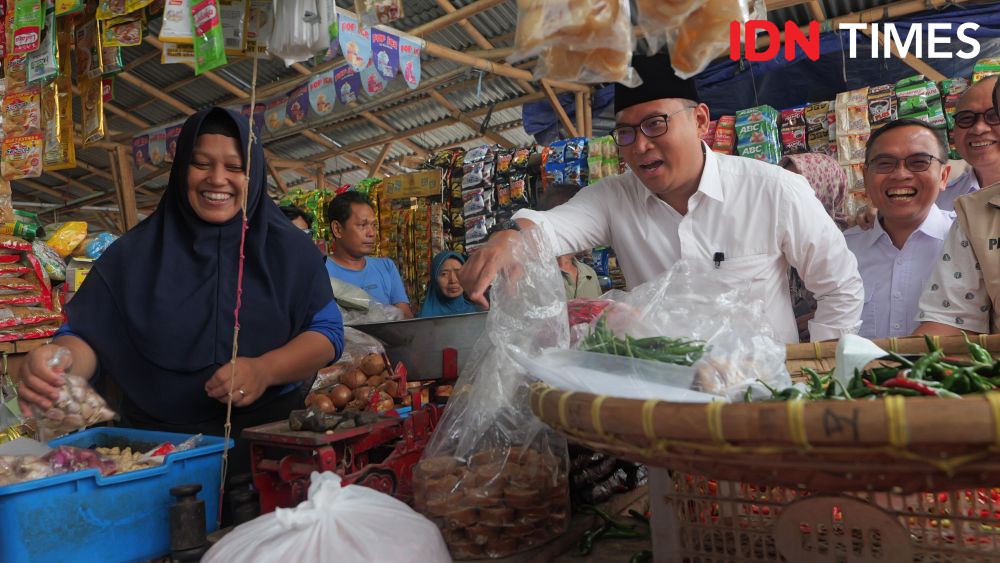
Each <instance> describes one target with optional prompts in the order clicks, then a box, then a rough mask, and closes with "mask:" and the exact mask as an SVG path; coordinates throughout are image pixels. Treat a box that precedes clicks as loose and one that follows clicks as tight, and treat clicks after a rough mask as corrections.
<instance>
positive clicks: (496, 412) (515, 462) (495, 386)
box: [413, 229, 569, 559]
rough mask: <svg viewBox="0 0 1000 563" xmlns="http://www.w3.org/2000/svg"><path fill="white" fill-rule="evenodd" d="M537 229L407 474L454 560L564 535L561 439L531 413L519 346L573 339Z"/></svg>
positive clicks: (503, 280) (497, 288) (536, 347)
mask: <svg viewBox="0 0 1000 563" xmlns="http://www.w3.org/2000/svg"><path fill="white" fill-rule="evenodd" d="M543 237H544V235H542V234H541V233H540V232H539V229H531V230H528V231H525V233H524V237H523V243H522V244H519V245H518V246H517V247H515V249H514V261H515V262H516V263H517V264H518V266H519V270H518V272H517V274H516V275H512V273H511V272H509V271H506V270H505V271H503V272H501V273H500V275H499V276H498V278H497V280H496V282H495V283H494V285H493V289H492V292H491V297H492V304H491V308H490V312H489V316H488V317H487V321H486V323H487V327H486V329H485V330H484V331H483V334H482V336H481V337H480V339H479V341H478V342H477V343H476V345H475V348H474V350H473V353H472V357H471V359H470V361H469V362H468V363H467V364H466V366H465V369H464V370H463V371H462V373H461V375H460V376H459V379H458V382H457V384H456V385H455V389H454V392H453V394H452V397H451V399H450V401H449V403H448V408H447V409H446V410H445V412H444V415H443V417H442V419H441V422H440V423H439V425H438V428H437V430H436V431H435V432H434V434H433V435H432V436H431V441H430V443H429V444H428V445H427V448H426V449H425V450H424V454H423V457H422V458H421V461H420V463H418V464H417V466H416V467H415V468H414V471H413V487H414V506H415V507H416V508H417V510H419V511H420V512H422V513H423V514H425V515H427V516H428V517H430V518H431V519H432V520H434V522H435V523H437V524H438V526H439V527H440V528H441V529H442V530H443V532H444V539H445V542H446V543H447V544H448V547H449V549H450V550H451V554H452V557H454V558H455V559H479V558H483V557H490V558H500V557H506V556H509V555H512V554H514V553H517V552H520V551H523V550H526V549H530V548H532V547H535V546H537V545H540V544H542V543H545V542H546V541H548V540H549V539H551V538H553V537H555V536H557V535H559V534H561V533H563V532H564V531H565V529H566V526H567V524H568V519H569V493H568V478H567V472H568V465H569V464H568V459H567V453H566V442H565V440H564V439H563V438H562V437H561V436H560V435H559V434H557V433H555V432H554V431H552V430H551V429H549V428H548V427H547V426H545V425H544V424H543V423H542V422H541V421H539V420H538V419H537V418H535V417H534V415H532V413H531V410H530V407H529V405H528V402H527V396H528V394H527V390H528V384H529V382H528V378H527V376H526V374H525V373H524V371H523V370H522V369H521V368H520V367H519V365H518V364H517V363H516V361H515V360H514V354H515V353H516V352H515V350H516V351H521V352H524V353H529V354H531V353H536V352H538V351H540V350H541V349H543V348H548V347H553V346H555V347H566V346H567V345H568V343H569V335H568V327H567V325H566V320H565V319H566V305H565V299H564V297H563V296H562V293H563V291H562V285H561V282H562V276H561V274H560V272H559V270H558V268H557V267H556V262H555V252H554V251H553V249H551V248H549V247H548V246H547V245H546V244H545V241H544V238H543Z"/></svg>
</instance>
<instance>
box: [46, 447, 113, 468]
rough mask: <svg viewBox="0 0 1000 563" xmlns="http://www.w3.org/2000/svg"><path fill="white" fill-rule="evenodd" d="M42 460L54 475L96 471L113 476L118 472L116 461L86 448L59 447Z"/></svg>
mask: <svg viewBox="0 0 1000 563" xmlns="http://www.w3.org/2000/svg"><path fill="white" fill-rule="evenodd" d="M42 459H43V460H45V461H46V462H48V464H49V467H51V468H52V473H53V474H60V473H69V472H71V471H84V470H86V469H96V470H98V471H100V472H101V475H111V474H113V473H115V472H117V471H118V466H117V464H115V462H114V460H112V459H108V458H106V457H104V456H102V455H101V454H99V453H97V452H95V451H94V450H88V449H86V448H75V447H73V446H59V447H57V448H56V449H54V450H52V451H51V452H49V453H47V454H45V456H44V457H42Z"/></svg>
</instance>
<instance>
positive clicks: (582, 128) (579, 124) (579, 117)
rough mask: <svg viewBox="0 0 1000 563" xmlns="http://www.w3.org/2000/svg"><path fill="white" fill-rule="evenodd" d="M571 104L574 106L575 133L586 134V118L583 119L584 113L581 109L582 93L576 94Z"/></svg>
mask: <svg viewBox="0 0 1000 563" xmlns="http://www.w3.org/2000/svg"><path fill="white" fill-rule="evenodd" d="M573 103H574V104H575V106H576V108H575V109H576V131H577V133H578V134H580V135H586V134H587V118H586V117H585V114H586V111H585V110H584V108H583V92H577V93H576V96H574V100H573Z"/></svg>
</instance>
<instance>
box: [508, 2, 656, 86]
mask: <svg viewBox="0 0 1000 563" xmlns="http://www.w3.org/2000/svg"><path fill="white" fill-rule="evenodd" d="M517 9H518V16H517V33H516V35H515V39H514V42H515V53H514V54H513V55H512V56H511V58H510V60H511V61H514V62H516V61H519V60H523V59H526V58H529V57H533V56H536V55H538V56H539V64H538V66H537V67H536V69H535V78H536V79H540V78H548V79H550V80H571V81H575V82H620V83H622V84H625V85H627V86H631V87H635V86H638V85H639V84H641V80H640V79H639V76H638V74H637V73H636V72H635V71H634V70H632V67H631V66H630V63H631V60H632V26H631V15H630V14H631V12H630V8H629V3H628V0H518V2H517Z"/></svg>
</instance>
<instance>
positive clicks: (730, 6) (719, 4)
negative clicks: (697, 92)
mask: <svg viewBox="0 0 1000 563" xmlns="http://www.w3.org/2000/svg"><path fill="white" fill-rule="evenodd" d="M751 1H752V0H707V1H706V2H705V3H704V4H703V5H702V6H701V7H700V8H698V9H697V10H695V11H693V12H691V14H690V15H688V17H687V18H685V20H684V25H683V26H681V27H679V28H677V29H675V30H673V31H671V32H669V33H667V45H668V48H669V50H670V63H671V66H673V67H674V70H675V71H676V73H677V76H679V77H680V78H691V77H692V76H694V75H696V74H698V73H699V72H701V71H703V70H705V67H707V66H708V65H709V63H711V62H712V61H713V60H715V59H716V58H718V57H720V56H722V55H723V54H725V53H726V50H727V49H729V23H730V22H732V21H738V22H746V21H747V20H748V19H750V6H749V4H750V2H751ZM762 19H766V18H762Z"/></svg>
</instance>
